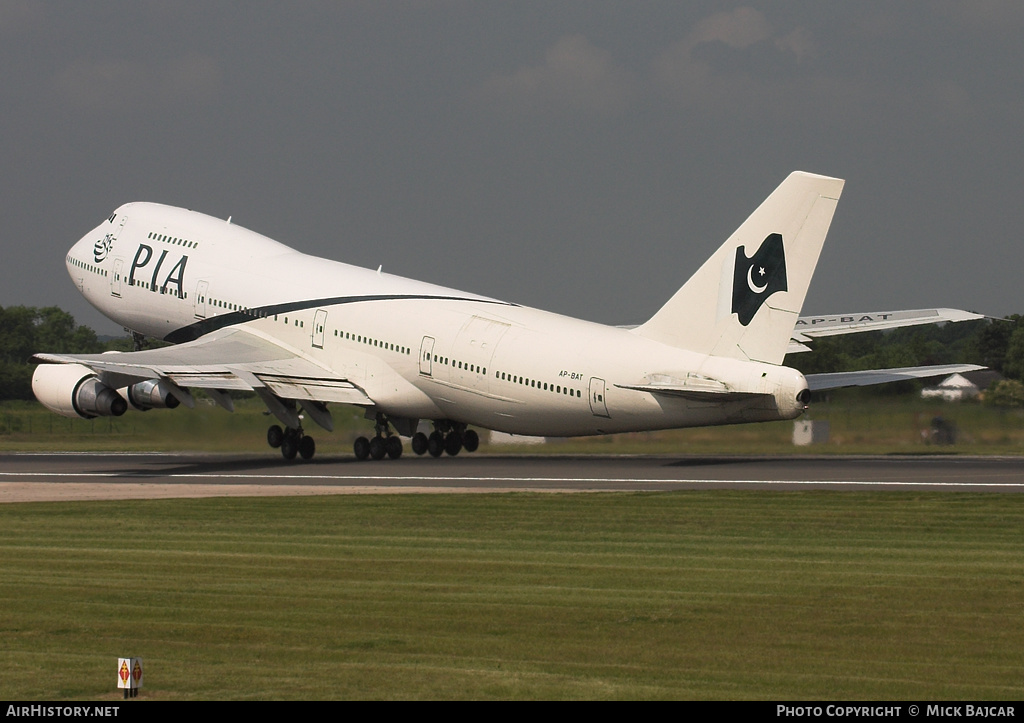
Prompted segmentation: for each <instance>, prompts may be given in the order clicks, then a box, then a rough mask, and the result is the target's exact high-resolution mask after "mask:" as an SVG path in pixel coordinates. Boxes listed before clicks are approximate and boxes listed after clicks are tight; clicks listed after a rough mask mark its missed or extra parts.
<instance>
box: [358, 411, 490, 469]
mask: <svg viewBox="0 0 1024 723" xmlns="http://www.w3.org/2000/svg"><path fill="white" fill-rule="evenodd" d="M375 429H376V432H377V435H376V436H375V437H374V438H373V439H367V438H366V437H360V438H359V439H357V440H356V441H355V444H354V445H353V449H354V451H355V453H356V459H360V460H363V459H371V458H372V459H384V457H390V458H391V459H398V458H399V457H401V456H402V440H401V439H400V438H399V436H398V435H397V434H395V433H394V432H393V431H391V427H390V425H389V424H388V420H387V417H385V416H384V415H383V414H378V415H377V424H376V427H375ZM479 446H480V436H479V435H478V434H477V433H476V432H475V431H473V430H472V429H466V425H465V424H462V423H461V422H449V421H448V420H441V421H438V422H434V431H433V432H431V433H430V436H427V435H426V434H424V433H423V432H416V434H414V435H413V436H412V451H413V452H415V453H416V454H418V455H424V454H427V453H428V452H429V453H430V456H431V457H440V456H441V455H443V454H445V453H447V454H448V455H450V456H452V457H454V456H455V455H457V454H458V453H459V452H461V451H462V450H466V451H467V452H475V451H476V450H477V447H479Z"/></svg>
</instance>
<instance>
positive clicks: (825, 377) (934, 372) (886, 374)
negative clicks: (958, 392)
mask: <svg viewBox="0 0 1024 723" xmlns="http://www.w3.org/2000/svg"><path fill="white" fill-rule="evenodd" d="M984 368H985V367H983V366H978V365H977V364H939V365H936V366H928V367H900V368H897V369H866V370H864V371H860V372H830V373H827V374H808V375H807V386H808V387H809V388H810V390H811V391H812V392H817V391H822V390H825V389H841V388H843V387H868V386H871V385H873V384H885V383H887V382H901V381H905V380H907V379H926V378H928V377H937V376H945V375H947V374H958V373H961V372H974V371H978V370H980V369H984Z"/></svg>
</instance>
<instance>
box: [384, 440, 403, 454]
mask: <svg viewBox="0 0 1024 723" xmlns="http://www.w3.org/2000/svg"><path fill="white" fill-rule="evenodd" d="M384 448H385V449H386V450H387V453H388V457H390V458H391V459H398V458H399V457H401V456H402V440H401V439H400V438H398V437H388V438H387V439H386V440H384Z"/></svg>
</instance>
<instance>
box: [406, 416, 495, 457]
mask: <svg viewBox="0 0 1024 723" xmlns="http://www.w3.org/2000/svg"><path fill="white" fill-rule="evenodd" d="M479 446H480V437H479V436H478V435H477V433H476V432H475V431H473V430H472V429H466V425H465V424H462V423H461V422H449V421H447V420H445V421H442V422H434V431H433V432H431V433H430V436H429V437H428V436H427V435H425V434H424V433H423V432H417V433H416V434H415V435H413V438H412V451H413V452H415V453H416V454H426V453H427V452H429V453H430V456H431V457H440V456H441V455H442V454H445V453H447V454H448V455H450V456H452V457H454V456H455V455H457V454H458V453H459V452H460V451H461V450H463V449H464V450H466V451H467V452H475V451H476V450H477V447H479Z"/></svg>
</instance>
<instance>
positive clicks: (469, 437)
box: [462, 429, 480, 452]
mask: <svg viewBox="0 0 1024 723" xmlns="http://www.w3.org/2000/svg"><path fill="white" fill-rule="evenodd" d="M462 446H463V448H464V449H465V450H466V451H467V452H475V451H476V450H477V448H478V447H479V446H480V435H478V434H477V433H476V432H474V431H473V430H472V429H467V430H466V433H465V434H464V435H462Z"/></svg>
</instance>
